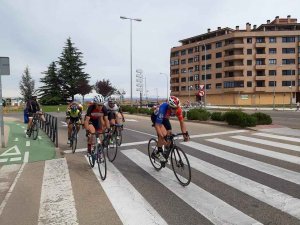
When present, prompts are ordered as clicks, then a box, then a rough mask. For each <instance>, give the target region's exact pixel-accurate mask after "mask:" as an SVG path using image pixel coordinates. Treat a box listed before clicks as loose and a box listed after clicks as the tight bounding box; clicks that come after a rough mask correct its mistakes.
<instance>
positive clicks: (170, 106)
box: [151, 96, 189, 162]
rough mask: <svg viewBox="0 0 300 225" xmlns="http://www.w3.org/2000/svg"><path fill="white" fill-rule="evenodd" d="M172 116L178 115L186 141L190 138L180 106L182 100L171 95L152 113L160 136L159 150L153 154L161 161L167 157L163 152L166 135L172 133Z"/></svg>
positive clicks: (153, 121)
mask: <svg viewBox="0 0 300 225" xmlns="http://www.w3.org/2000/svg"><path fill="white" fill-rule="evenodd" d="M171 116H177V118H178V120H179V124H180V128H181V132H182V133H185V135H184V136H183V138H184V141H188V140H189V135H188V132H187V130H186V126H185V123H184V120H183V115H182V109H181V107H180V101H179V99H178V98H177V97H175V96H170V97H169V99H168V101H167V102H164V103H162V104H161V105H160V106H159V107H158V108H157V109H156V110H155V111H154V112H153V114H152V115H151V121H152V123H153V125H152V126H154V128H155V130H156V133H157V136H158V143H157V147H158V151H157V153H155V154H153V155H152V156H151V157H152V158H157V159H159V160H160V161H161V162H165V161H166V159H165V157H164V156H163V154H162V152H163V151H162V146H163V145H164V144H166V141H165V137H166V136H167V135H170V134H171V133H172V126H171V123H170V120H169V118H170V117H171Z"/></svg>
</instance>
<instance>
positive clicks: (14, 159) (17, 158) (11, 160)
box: [9, 157, 22, 162]
mask: <svg viewBox="0 0 300 225" xmlns="http://www.w3.org/2000/svg"><path fill="white" fill-rule="evenodd" d="M21 159H22V157H14V158H10V159H9V161H10V162H15V161H21Z"/></svg>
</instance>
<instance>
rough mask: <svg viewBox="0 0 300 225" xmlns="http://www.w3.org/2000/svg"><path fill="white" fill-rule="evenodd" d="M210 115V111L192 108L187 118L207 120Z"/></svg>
mask: <svg viewBox="0 0 300 225" xmlns="http://www.w3.org/2000/svg"><path fill="white" fill-rule="evenodd" d="M209 117H210V112H208V111H206V110H204V109H191V110H189V111H188V112H187V118H188V119H189V120H200V121H205V120H208V119H209Z"/></svg>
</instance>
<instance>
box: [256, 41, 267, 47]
mask: <svg viewBox="0 0 300 225" xmlns="http://www.w3.org/2000/svg"><path fill="white" fill-rule="evenodd" d="M266 44H267V43H266V42H256V43H255V47H257V48H259V47H266Z"/></svg>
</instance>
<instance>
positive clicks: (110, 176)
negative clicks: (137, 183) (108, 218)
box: [86, 157, 167, 225]
mask: <svg viewBox="0 0 300 225" xmlns="http://www.w3.org/2000/svg"><path fill="white" fill-rule="evenodd" d="M86 159H87V161H88V158H87V157H86ZM107 167H108V169H107V177H106V179H105V181H102V180H101V178H100V176H99V170H98V168H97V167H96V166H95V167H94V168H93V172H94V173H95V175H96V177H97V178H98V181H99V183H100V184H101V186H102V187H103V190H104V191H105V193H106V195H107V197H108V198H109V200H110V202H111V204H112V205H113V207H114V209H115V210H116V212H117V214H118V215H119V217H120V219H121V221H122V223H123V224H128V225H130V224H149V225H150V224H153V225H158V224H161V225H163V224H165V225H166V224H167V223H166V221H165V220H164V219H163V218H162V217H161V216H160V215H159V214H158V213H157V211H156V210H155V209H154V208H153V207H152V206H151V205H150V204H149V203H148V202H147V200H146V199H145V198H144V197H143V196H142V195H141V194H140V193H139V192H138V191H137V190H136V189H135V188H134V186H133V185H132V184H131V183H129V182H128V180H127V179H126V178H125V177H124V176H123V175H122V173H120V171H119V170H118V169H117V168H116V167H115V166H114V165H113V164H112V163H109V162H107ZM137 215H138V216H137Z"/></svg>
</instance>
